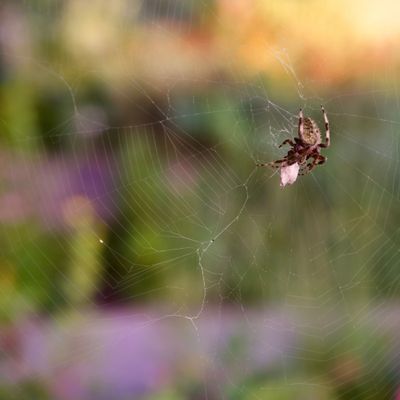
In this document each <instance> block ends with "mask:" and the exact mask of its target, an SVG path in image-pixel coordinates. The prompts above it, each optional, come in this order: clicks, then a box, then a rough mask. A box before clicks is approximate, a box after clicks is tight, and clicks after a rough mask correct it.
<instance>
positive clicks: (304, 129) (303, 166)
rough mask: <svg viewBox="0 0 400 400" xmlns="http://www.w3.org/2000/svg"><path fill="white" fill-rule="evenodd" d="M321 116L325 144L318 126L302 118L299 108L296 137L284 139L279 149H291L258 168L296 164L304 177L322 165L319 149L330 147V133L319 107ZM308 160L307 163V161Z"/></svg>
mask: <svg viewBox="0 0 400 400" xmlns="http://www.w3.org/2000/svg"><path fill="white" fill-rule="evenodd" d="M321 110H322V114H323V116H324V122H325V143H322V141H321V132H320V130H319V128H318V125H317V124H316V122H315V121H314V120H312V119H311V118H308V117H305V118H304V116H303V110H302V109H301V108H300V112H299V127H298V137H296V138H294V142H293V140H291V139H286V140H285V141H284V142H283V143H282V144H281V145H280V146H279V147H282V146H283V145H285V144H289V145H290V146H291V149H290V150H289V151H288V153H287V154H286V156H285V157H283V158H282V159H280V160H276V161H272V162H267V163H258V164H257V166H258V167H272V168H279V167H280V168H283V167H288V166H290V165H293V164H295V163H297V164H298V165H299V167H300V175H305V174H308V173H309V172H311V171H312V170H313V169H314V168H315V167H316V166H317V165H321V164H323V163H324V162H325V161H326V160H327V158H326V157H324V156H322V155H321V154H320V151H321V148H326V147H329V145H330V131H329V121H328V117H327V115H326V112H325V109H324V107H322V106H321ZM310 158H312V161H311V160H310V162H309V163H307V161H308V160H309V159H310Z"/></svg>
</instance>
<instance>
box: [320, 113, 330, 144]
mask: <svg viewBox="0 0 400 400" xmlns="http://www.w3.org/2000/svg"><path fill="white" fill-rule="evenodd" d="M321 110H322V114H323V115H324V122H325V146H320V147H329V145H330V144H331V132H330V129H329V120H328V116H327V115H326V112H325V109H324V107H322V106H321Z"/></svg>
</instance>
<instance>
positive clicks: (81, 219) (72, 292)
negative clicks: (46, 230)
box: [64, 196, 104, 308]
mask: <svg viewBox="0 0 400 400" xmlns="http://www.w3.org/2000/svg"><path fill="white" fill-rule="evenodd" d="M64 218H65V220H66V222H67V223H68V224H69V225H70V226H71V228H72V234H71V238H70V243H69V246H70V253H69V254H70V260H69V271H68V273H67V277H66V279H65V280H64V296H65V300H66V303H67V304H68V305H69V306H71V307H72V308H74V307H77V306H80V305H82V304H84V303H90V302H91V301H92V299H93V295H94V293H95V292H96V291H97V283H98V281H99V278H100V276H101V273H100V272H101V271H100V268H101V262H100V254H101V249H102V246H103V245H104V244H103V241H102V239H100V238H101V235H100V232H101V226H100V224H99V223H98V221H97V219H96V217H95V213H94V209H93V206H92V204H91V202H90V200H89V199H87V198H86V197H83V196H74V197H72V198H71V199H69V200H68V201H67V202H66V204H65V206H64Z"/></svg>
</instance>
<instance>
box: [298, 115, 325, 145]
mask: <svg viewBox="0 0 400 400" xmlns="http://www.w3.org/2000/svg"><path fill="white" fill-rule="evenodd" d="M302 136H303V137H302V138H301V139H302V140H303V142H305V143H307V144H309V145H314V144H317V143H320V142H321V133H320V131H319V128H318V125H317V124H316V122H315V121H314V120H312V119H311V118H304V128H303V135H302Z"/></svg>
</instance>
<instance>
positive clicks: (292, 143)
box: [279, 139, 295, 147]
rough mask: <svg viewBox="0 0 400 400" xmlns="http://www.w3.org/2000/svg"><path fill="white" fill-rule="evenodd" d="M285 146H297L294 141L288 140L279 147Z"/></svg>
mask: <svg viewBox="0 0 400 400" xmlns="http://www.w3.org/2000/svg"><path fill="white" fill-rule="evenodd" d="M285 144H290V145H291V146H293V147H294V146H295V143H294V142H293V141H292V140H290V139H286V140H284V141H283V143H282V144H281V145H280V146H279V147H282V146H284V145H285Z"/></svg>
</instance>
